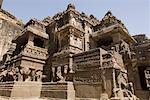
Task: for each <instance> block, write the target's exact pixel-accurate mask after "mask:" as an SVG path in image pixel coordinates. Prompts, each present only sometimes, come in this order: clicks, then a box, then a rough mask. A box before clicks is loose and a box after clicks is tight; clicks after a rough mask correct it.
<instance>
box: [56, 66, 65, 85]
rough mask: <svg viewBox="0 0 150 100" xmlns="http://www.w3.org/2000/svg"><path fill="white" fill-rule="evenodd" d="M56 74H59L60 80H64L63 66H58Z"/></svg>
mask: <svg viewBox="0 0 150 100" xmlns="http://www.w3.org/2000/svg"><path fill="white" fill-rule="evenodd" d="M56 75H57V77H58V79H59V80H60V82H61V81H64V77H63V76H62V73H61V66H58V67H57V72H56Z"/></svg>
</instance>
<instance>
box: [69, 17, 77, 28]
mask: <svg viewBox="0 0 150 100" xmlns="http://www.w3.org/2000/svg"><path fill="white" fill-rule="evenodd" d="M69 23H70V24H71V25H73V26H76V20H75V18H74V17H73V14H70V21H69Z"/></svg>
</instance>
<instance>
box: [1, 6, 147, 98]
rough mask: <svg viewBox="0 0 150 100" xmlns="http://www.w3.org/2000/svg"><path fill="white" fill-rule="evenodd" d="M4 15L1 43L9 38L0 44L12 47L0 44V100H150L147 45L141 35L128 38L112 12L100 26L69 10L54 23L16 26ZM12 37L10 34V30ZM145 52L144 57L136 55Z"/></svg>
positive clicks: (72, 8)
mask: <svg viewBox="0 0 150 100" xmlns="http://www.w3.org/2000/svg"><path fill="white" fill-rule="evenodd" d="M5 12H6V11H5V10H2V9H1V11H0V13H1V15H0V20H2V21H0V22H1V24H0V26H1V27H3V28H1V29H0V32H1V33H0V35H2V34H5V36H3V37H2V36H1V37H0V38H2V39H4V37H5V38H6V39H7V38H10V39H9V40H5V41H4V40H2V42H5V43H4V44H5V45H6V43H8V42H9V43H10V46H4V44H2V42H0V43H1V45H0V54H1V56H0V57H1V58H2V60H1V67H0V68H1V69H0V71H1V72H0V81H1V84H0V88H1V89H0V95H1V96H7V97H25V98H26V97H29V96H31V97H32V96H34V97H35V96H36V97H39V98H40V97H46V98H55V99H68V100H74V99H85V100H87V99H88V100H90V99H91V100H93V99H98V100H138V99H139V98H140V99H141V100H148V98H149V97H150V91H149V90H150V77H149V76H150V61H149V57H150V55H149V54H150V53H149V51H150V45H149V43H150V40H149V39H148V38H145V36H144V35H137V36H134V37H132V36H131V35H130V34H129V32H128V30H127V28H126V27H125V25H124V24H123V23H122V22H121V20H119V19H117V18H116V17H115V16H113V14H112V13H111V11H108V12H107V13H106V15H105V16H104V18H103V19H102V20H101V21H99V20H98V19H96V18H95V17H94V16H93V15H90V16H88V15H86V14H85V13H80V12H78V11H77V10H76V8H75V6H74V5H72V4H69V5H68V7H67V9H66V10H65V11H63V12H60V13H57V14H56V15H54V16H53V17H47V18H45V19H44V20H42V21H40V20H37V19H31V20H30V21H29V22H27V23H26V24H23V23H22V24H18V22H19V21H17V19H16V18H14V17H12V15H11V14H9V13H8V12H7V13H5ZM10 15H11V16H10ZM5 21H6V22H7V23H9V24H7V25H9V26H11V27H17V28H16V30H17V31H18V33H16V35H15V36H13V35H11V36H8V35H7V34H8V33H7V32H5V29H7V30H12V29H11V28H9V27H7V25H6V24H4V23H5ZM20 30H21V32H20ZM11 32H12V33H13V34H14V32H15V31H14V29H13V30H12V31H11ZM143 47H144V48H145V49H144V50H145V52H143V51H140V50H143V49H141V48H143ZM3 50H5V52H4V51H3ZM142 53H144V54H142ZM145 53H146V54H147V55H146V54H145ZM143 55H145V56H143ZM138 59H141V60H140V62H139V60H138ZM143 60H144V61H145V62H143ZM139 66H143V67H139ZM139 69H142V70H139ZM139 71H142V72H139ZM139 73H140V74H139ZM144 73H145V74H144ZM138 75H140V76H138ZM141 78H142V79H141ZM140 79H141V80H142V81H143V82H145V83H142V84H146V85H144V86H145V88H144V89H145V90H143V88H141V87H140V88H139V87H138V86H140ZM132 82H133V83H132ZM137 82H138V83H137ZM31 84H32V85H34V86H32V88H34V89H31V87H30V86H29V85H31ZM136 84H138V85H136ZM7 86H10V88H9V89H8V88H7ZM17 86H24V88H20V87H17ZM3 89H5V91H4V90H3ZM26 89H28V91H26ZM37 91H38V92H37ZM64 91H65V92H64ZM4 92H5V93H4ZM20 92H23V93H26V94H22V93H20ZM29 92H31V94H29ZM32 93H33V94H32Z"/></svg>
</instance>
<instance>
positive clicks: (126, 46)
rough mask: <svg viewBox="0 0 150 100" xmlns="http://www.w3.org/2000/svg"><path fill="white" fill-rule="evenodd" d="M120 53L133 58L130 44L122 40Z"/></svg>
mask: <svg viewBox="0 0 150 100" xmlns="http://www.w3.org/2000/svg"><path fill="white" fill-rule="evenodd" d="M120 53H121V54H123V56H125V55H128V57H129V58H131V51H130V47H129V44H127V43H126V42H125V41H123V40H121V43H120Z"/></svg>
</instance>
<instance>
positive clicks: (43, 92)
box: [0, 82, 75, 100]
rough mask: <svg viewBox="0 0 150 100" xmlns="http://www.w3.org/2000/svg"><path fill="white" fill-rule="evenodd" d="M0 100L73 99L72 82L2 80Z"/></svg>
mask: <svg viewBox="0 0 150 100" xmlns="http://www.w3.org/2000/svg"><path fill="white" fill-rule="evenodd" d="M0 100H75V91H74V87H73V83H72V82H65V83H50V82H47V83H41V82H3V83H0Z"/></svg>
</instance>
